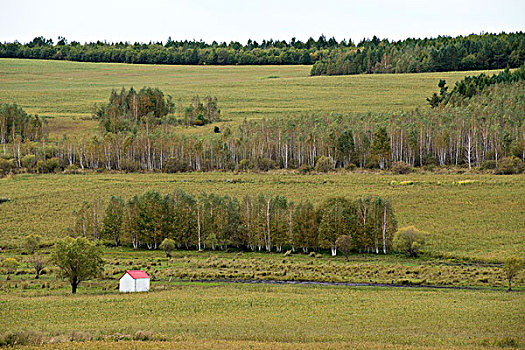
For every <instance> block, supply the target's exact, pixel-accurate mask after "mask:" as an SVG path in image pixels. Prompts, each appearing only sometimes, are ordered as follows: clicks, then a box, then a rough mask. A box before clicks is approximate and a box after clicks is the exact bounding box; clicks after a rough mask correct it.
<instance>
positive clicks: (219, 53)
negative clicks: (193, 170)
mask: <svg viewBox="0 0 525 350" xmlns="http://www.w3.org/2000/svg"><path fill="white" fill-rule="evenodd" d="M354 46H355V45H354V43H353V42H352V41H351V40H348V41H347V40H341V41H337V40H335V38H333V37H332V38H329V39H327V38H326V37H325V36H324V35H321V36H320V37H319V38H318V39H317V40H315V39H313V38H309V39H308V40H307V41H305V42H302V41H301V40H297V39H296V38H292V39H291V40H290V41H286V40H273V39H270V40H263V41H262V42H260V43H258V42H257V41H254V40H251V39H249V40H248V41H247V43H246V44H245V45H243V44H241V43H239V42H236V41H232V42H230V43H226V42H222V43H217V42H215V41H214V42H212V43H211V44H209V43H206V42H203V41H195V40H193V41H188V40H184V41H174V40H172V39H171V37H170V38H168V40H167V41H166V43H162V42H150V43H148V44H146V43H138V42H136V43H134V44H131V43H128V42H118V43H107V42H102V41H97V42H91V43H85V44H80V43H79V42H76V41H72V42H71V43H68V41H67V40H66V39H65V38H63V37H61V38H59V40H58V42H57V43H56V44H55V43H54V42H53V40H52V39H46V38H44V37H36V38H35V39H33V40H32V41H31V42H29V43H26V44H21V43H19V42H17V41H15V42H13V43H0V57H6V58H32V59H47V60H68V61H79V62H112V63H135V64H187V65H198V64H207V65H234V64H241V65H277V64H312V63H313V62H315V61H316V60H318V59H319V58H320V57H322V56H323V55H325V54H327V53H328V51H329V50H330V49H332V48H335V47H354Z"/></svg>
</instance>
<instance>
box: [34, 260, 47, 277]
mask: <svg viewBox="0 0 525 350" xmlns="http://www.w3.org/2000/svg"><path fill="white" fill-rule="evenodd" d="M31 262H32V263H33V267H34V269H35V274H36V275H35V279H36V280H37V279H39V278H40V274H41V273H42V270H43V269H44V266H45V264H46V262H45V260H44V259H42V258H41V257H40V256H35V257H34V258H33V259H32V260H31Z"/></svg>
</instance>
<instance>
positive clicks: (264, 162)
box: [257, 158, 277, 171]
mask: <svg viewBox="0 0 525 350" xmlns="http://www.w3.org/2000/svg"><path fill="white" fill-rule="evenodd" d="M276 167H277V163H275V162H274V161H273V160H271V159H269V158H260V159H258V160H257V168H258V169H259V170H262V171H268V170H271V169H275V168H276Z"/></svg>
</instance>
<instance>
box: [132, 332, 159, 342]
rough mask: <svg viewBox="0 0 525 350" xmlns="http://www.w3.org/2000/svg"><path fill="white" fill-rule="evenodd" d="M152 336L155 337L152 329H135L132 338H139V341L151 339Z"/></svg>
mask: <svg viewBox="0 0 525 350" xmlns="http://www.w3.org/2000/svg"><path fill="white" fill-rule="evenodd" d="M154 338H155V334H153V332H152V331H137V332H136V333H135V335H134V336H133V340H141V341H148V340H153V339H154Z"/></svg>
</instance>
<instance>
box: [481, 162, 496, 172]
mask: <svg viewBox="0 0 525 350" xmlns="http://www.w3.org/2000/svg"><path fill="white" fill-rule="evenodd" d="M496 167H497V163H496V161H495V160H486V161H484V162H483V163H481V169H482V170H490V169H496Z"/></svg>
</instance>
